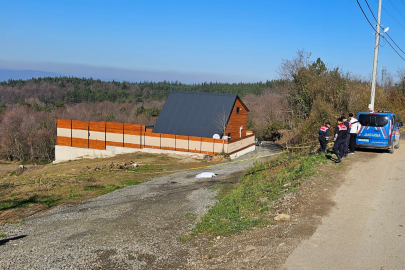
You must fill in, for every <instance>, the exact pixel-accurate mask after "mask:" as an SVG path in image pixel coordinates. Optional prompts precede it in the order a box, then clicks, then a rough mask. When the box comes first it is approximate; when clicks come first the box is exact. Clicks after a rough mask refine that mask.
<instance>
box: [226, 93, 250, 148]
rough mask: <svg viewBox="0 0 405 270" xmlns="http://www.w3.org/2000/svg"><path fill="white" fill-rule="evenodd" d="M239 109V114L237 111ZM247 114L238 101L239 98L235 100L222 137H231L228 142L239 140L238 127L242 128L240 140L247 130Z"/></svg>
mask: <svg viewBox="0 0 405 270" xmlns="http://www.w3.org/2000/svg"><path fill="white" fill-rule="evenodd" d="M238 108H239V113H237V110H238ZM247 114H248V110H247V108H246V107H245V106H244V105H243V103H242V102H241V101H240V99H239V98H237V99H236V101H235V105H234V106H233V109H232V113H231V117H230V118H229V121H228V125H227V127H226V132H225V134H224V135H228V134H230V135H231V139H230V141H233V140H236V139H239V138H241V136H240V135H241V134H240V127H243V128H242V138H243V137H245V136H246V129H247Z"/></svg>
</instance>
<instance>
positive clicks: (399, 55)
mask: <svg viewBox="0 0 405 270" xmlns="http://www.w3.org/2000/svg"><path fill="white" fill-rule="evenodd" d="M366 2H367V1H366ZM357 4H358V5H359V7H360V9H361V11H362V12H363V15H364V17H365V18H366V20H367V21H368V23H369V24H370V26H371V28H373V30H374V31H376V29H375V28H374V26H373V25H372V24H371V22H370V20H369V19H368V17H367V15H366V13H365V12H364V10H363V8H362V7H361V5H360V3H359V0H357ZM373 16H374V14H373ZM374 18H375V17H374ZM377 23H378V22H377ZM376 34H377V35H378V34H379V33H376ZM382 37H383V38H384V39H385V41H387V43H388V45H390V47H391V48H392V49H393V50H394V52H396V53H397V54H398V56H399V57H401V59H402V60H404V61H405V59H404V58H403V57H402V56H401V55H400V54H399V53H398V52H397V50H395V48H394V47H393V46H392V45H391V43H390V42H389V41H388V40H387V39H386V38H385V37H384V36H382ZM401 51H402V50H401Z"/></svg>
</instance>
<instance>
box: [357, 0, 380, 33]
mask: <svg viewBox="0 0 405 270" xmlns="http://www.w3.org/2000/svg"><path fill="white" fill-rule="evenodd" d="M357 4H358V5H359V7H360V9H361V11H362V12H363V15H364V17H365V18H366V19H367V21H368V23H369V24H370V26H371V28H373V30H374V31H376V30H375V28H374V26H373V25H372V24H371V22H370V20H369V19H368V18H367V15H366V13H364V10H363V8H362V7H361V5H360V3H359V0H357Z"/></svg>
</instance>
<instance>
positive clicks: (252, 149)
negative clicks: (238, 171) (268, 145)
mask: <svg viewBox="0 0 405 270" xmlns="http://www.w3.org/2000/svg"><path fill="white" fill-rule="evenodd" d="M255 149H256V146H255V145H252V146H250V147H248V148H245V149H243V150H240V151H239V152H236V153H233V154H231V155H230V157H231V159H235V158H237V157H240V156H242V155H244V154H247V153H249V152H252V151H255Z"/></svg>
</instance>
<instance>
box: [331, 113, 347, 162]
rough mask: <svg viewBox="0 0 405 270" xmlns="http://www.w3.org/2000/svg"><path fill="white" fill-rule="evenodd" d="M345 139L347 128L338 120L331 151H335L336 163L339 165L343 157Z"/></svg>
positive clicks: (341, 120) (340, 119)
mask: <svg viewBox="0 0 405 270" xmlns="http://www.w3.org/2000/svg"><path fill="white" fill-rule="evenodd" d="M346 137H347V127H346V125H345V124H343V119H342V118H338V125H337V127H336V129H335V137H334V138H333V141H334V142H335V145H334V146H333V151H335V155H336V156H337V160H336V161H335V162H336V163H339V162H340V161H341V160H342V157H343V155H344V149H345V145H346Z"/></svg>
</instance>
